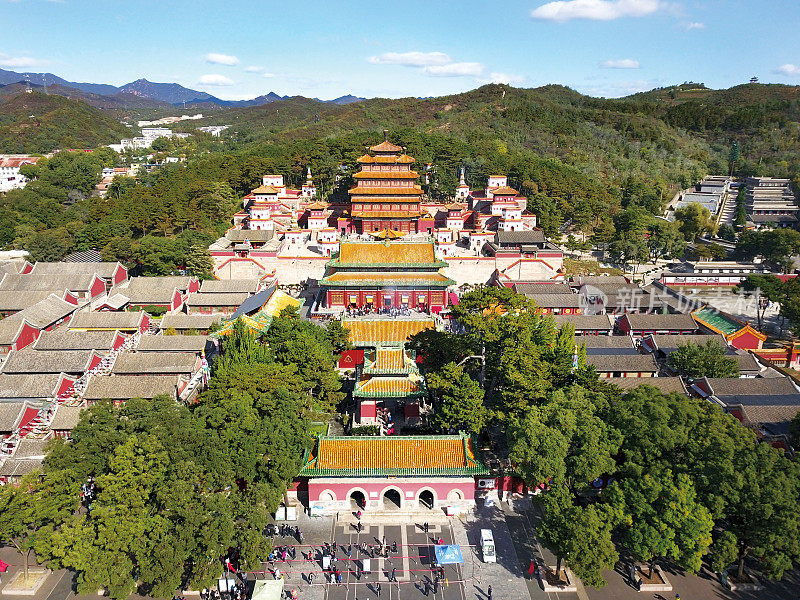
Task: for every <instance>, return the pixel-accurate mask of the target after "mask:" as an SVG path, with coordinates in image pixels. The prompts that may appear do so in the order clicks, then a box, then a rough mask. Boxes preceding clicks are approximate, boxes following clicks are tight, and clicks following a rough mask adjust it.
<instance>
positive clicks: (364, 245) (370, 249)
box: [339, 241, 436, 266]
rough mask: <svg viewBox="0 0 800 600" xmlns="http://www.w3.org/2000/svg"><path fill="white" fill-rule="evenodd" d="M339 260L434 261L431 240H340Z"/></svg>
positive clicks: (382, 262)
mask: <svg viewBox="0 0 800 600" xmlns="http://www.w3.org/2000/svg"><path fill="white" fill-rule="evenodd" d="M339 262H341V263H348V264H350V263H359V264H363V265H365V266H366V265H370V264H382V265H384V264H392V263H396V264H408V263H432V262H436V253H435V252H434V249H433V242H350V241H345V242H342V245H341V248H340V249H339Z"/></svg>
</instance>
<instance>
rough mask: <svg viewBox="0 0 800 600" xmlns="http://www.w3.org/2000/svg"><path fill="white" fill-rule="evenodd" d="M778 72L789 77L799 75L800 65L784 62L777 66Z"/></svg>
mask: <svg viewBox="0 0 800 600" xmlns="http://www.w3.org/2000/svg"><path fill="white" fill-rule="evenodd" d="M777 71H778V73H782V74H784V75H788V76H789V77H800V66H797V65H793V64H785V65H781V66H780V67H778V70H777Z"/></svg>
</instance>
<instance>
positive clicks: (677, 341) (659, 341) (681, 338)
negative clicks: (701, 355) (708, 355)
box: [648, 333, 728, 354]
mask: <svg viewBox="0 0 800 600" xmlns="http://www.w3.org/2000/svg"><path fill="white" fill-rule="evenodd" d="M648 337H651V338H653V341H654V342H655V344H656V346H657V347H658V349H659V350H661V351H662V352H663V353H664V354H670V353H672V352H674V351H675V350H677V349H678V348H679V347H680V346H686V345H687V344H696V345H698V346H705V345H706V344H707V343H708V342H716V343H717V344H718V345H719V347H720V348H723V349H725V350H728V343H727V342H726V341H725V338H724V337H722V336H721V335H719V334H718V333H714V334H697V335H667V334H663V333H662V334H653V335H650V336H648Z"/></svg>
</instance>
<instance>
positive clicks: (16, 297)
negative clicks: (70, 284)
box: [0, 290, 64, 312]
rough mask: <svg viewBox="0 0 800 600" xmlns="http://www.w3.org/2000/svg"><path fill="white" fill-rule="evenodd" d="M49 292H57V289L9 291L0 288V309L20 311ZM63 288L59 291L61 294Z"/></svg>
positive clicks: (43, 297) (42, 298) (45, 296)
mask: <svg viewBox="0 0 800 600" xmlns="http://www.w3.org/2000/svg"><path fill="white" fill-rule="evenodd" d="M51 293H59V292H57V290H49V291H38V292H25V291H11V290H0V311H3V312H6V311H12V310H13V311H20V310H23V309H25V308H28V307H29V306H31V305H32V304H36V303H37V302H40V301H41V300H44V299H45V298H47V297H48V296H49V295H50V294H51ZM63 293H64V292H63V290H62V291H61V292H60V293H59V295H62V294H63Z"/></svg>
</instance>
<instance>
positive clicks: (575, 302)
mask: <svg viewBox="0 0 800 600" xmlns="http://www.w3.org/2000/svg"><path fill="white" fill-rule="evenodd" d="M525 296H526V297H527V298H528V299H529V300H533V301H534V302H535V303H536V305H537V306H539V307H541V308H580V307H581V306H582V304H583V303H584V299H583V298H581V297H580V296H579V295H578V294H525Z"/></svg>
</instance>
